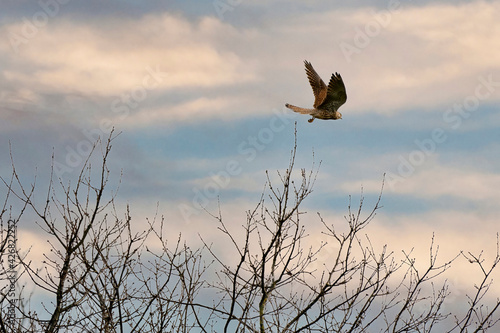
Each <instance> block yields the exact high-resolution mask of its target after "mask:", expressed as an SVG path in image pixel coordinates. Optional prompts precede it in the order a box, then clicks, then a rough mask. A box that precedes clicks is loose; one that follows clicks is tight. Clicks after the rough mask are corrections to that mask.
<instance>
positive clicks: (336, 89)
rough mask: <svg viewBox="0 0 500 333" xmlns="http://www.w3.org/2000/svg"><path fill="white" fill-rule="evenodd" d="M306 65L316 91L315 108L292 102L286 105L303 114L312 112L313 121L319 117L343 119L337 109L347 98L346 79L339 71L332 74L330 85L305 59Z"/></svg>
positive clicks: (313, 88)
mask: <svg viewBox="0 0 500 333" xmlns="http://www.w3.org/2000/svg"><path fill="white" fill-rule="evenodd" d="M304 64H305V66H306V74H307V78H308V79H309V83H310V84H311V87H312V90H313V93H314V104H313V107H314V109H306V108H301V107H298V106H295V105H291V104H288V103H287V104H285V106H286V107H287V108H289V109H291V110H293V111H295V112H298V113H301V114H310V115H311V116H312V118H311V119H309V120H308V121H309V122H310V123H312V122H313V120H314V119H315V118H318V119H325V120H326V119H342V113H340V112H338V111H337V110H338V109H339V108H340V106H341V105H342V104H344V103H345V101H346V100H347V94H346V92H345V86H344V81H342V77H341V76H340V74H339V73H335V74H332V77H331V78H330V83H328V86H327V85H326V84H325V82H323V80H322V79H321V77H320V76H319V75H318V73H316V71H315V70H314V68H313V66H312V65H311V63H310V62H308V61H307V60H304Z"/></svg>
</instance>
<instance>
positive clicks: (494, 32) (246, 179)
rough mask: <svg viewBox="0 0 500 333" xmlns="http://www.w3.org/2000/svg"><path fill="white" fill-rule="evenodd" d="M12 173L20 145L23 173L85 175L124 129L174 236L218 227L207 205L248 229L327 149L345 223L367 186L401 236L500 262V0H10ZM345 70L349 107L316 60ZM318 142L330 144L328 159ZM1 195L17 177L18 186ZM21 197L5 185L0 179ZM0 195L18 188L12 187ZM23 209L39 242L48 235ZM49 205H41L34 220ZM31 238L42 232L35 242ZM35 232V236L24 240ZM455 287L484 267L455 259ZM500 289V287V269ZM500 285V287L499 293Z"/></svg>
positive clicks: (124, 192)
mask: <svg viewBox="0 0 500 333" xmlns="http://www.w3.org/2000/svg"><path fill="white" fill-rule="evenodd" d="M1 6H2V10H1V12H0V35H1V36H2V38H1V39H0V86H1V87H0V88H1V89H0V156H2V160H1V161H2V163H1V164H0V175H1V176H2V177H7V178H8V177H9V175H10V173H11V163H10V157H9V149H10V147H11V150H12V155H13V158H14V161H15V164H16V167H17V169H18V172H19V174H20V175H21V178H22V179H23V181H25V182H26V184H29V183H30V182H31V181H32V179H33V177H34V176H35V175H37V182H38V184H39V185H40V187H41V188H43V185H44V184H46V183H47V179H48V176H49V172H50V165H51V155H52V154H54V164H55V167H56V174H57V176H58V177H59V178H60V179H61V180H62V181H63V182H65V183H67V182H69V181H73V182H74V180H75V177H77V176H78V172H79V171H80V169H81V167H82V166H83V160H84V157H85V156H86V154H87V153H88V149H89V146H90V142H91V141H92V142H93V141H94V140H95V139H97V138H98V137H101V138H102V137H104V138H105V137H107V136H108V135H109V131H110V129H111V128H112V127H114V128H115V131H116V132H121V134H120V135H119V136H118V137H117V138H116V140H115V141H114V145H113V151H112V153H111V158H110V170H111V172H112V175H113V177H115V176H116V177H117V178H118V177H119V175H120V172H123V175H122V183H121V185H120V190H119V195H118V197H117V201H118V202H119V203H120V204H122V205H124V204H126V203H129V204H130V205H131V212H132V216H133V217H134V220H135V223H138V224H140V223H144V222H143V221H144V219H145V217H152V216H153V215H154V214H155V210H156V209H157V206H158V212H159V214H160V215H164V216H165V219H166V221H167V222H168V223H169V228H170V231H171V232H172V234H173V235H175V234H177V233H178V232H182V234H183V235H184V237H185V238H187V239H192V240H193V241H196V239H198V236H197V233H198V232H200V233H202V234H203V235H205V237H206V238H207V239H210V238H211V237H213V238H214V239H216V237H220V234H217V230H216V223H215V221H214V220H213V219H211V218H210V217H209V216H208V215H207V213H206V212H204V211H203V209H202V207H206V208H207V209H208V210H209V211H210V210H213V209H216V207H217V200H218V198H219V200H220V203H221V210H222V212H223V215H224V216H225V218H226V222H227V223H228V224H232V225H235V226H239V225H241V224H242V223H243V222H244V219H245V211H246V210H248V209H251V208H253V207H254V206H255V204H256V203H257V202H258V200H259V198H260V195H261V192H262V190H263V188H264V184H265V181H266V174H265V171H266V170H269V172H270V174H272V175H275V174H276V170H284V169H285V168H286V167H287V166H288V161H289V157H290V150H291V149H292V147H293V142H294V141H293V139H294V138H293V136H294V126H295V125H294V124H295V122H297V125H296V126H297V142H298V152H297V163H296V167H297V168H298V169H300V168H306V169H308V170H310V169H311V167H312V165H313V162H314V163H315V165H316V166H317V165H318V164H319V162H320V161H321V167H320V169H319V174H318V179H317V182H316V185H315V189H314V192H313V193H312V194H311V196H310V197H309V199H308V200H307V201H306V202H305V205H304V207H303V210H304V211H305V212H307V214H306V215H305V216H304V221H307V224H308V227H309V229H308V230H309V233H310V234H311V236H310V237H312V239H314V237H316V236H315V235H316V234H317V237H320V234H319V230H320V227H321V225H320V222H319V220H318V217H317V215H316V212H321V213H322V216H325V217H327V218H329V219H330V221H331V222H332V223H342V221H343V216H344V215H345V214H346V210H347V205H348V202H349V195H352V198H353V201H354V202H357V200H359V196H360V193H361V189H362V188H363V192H364V195H365V196H366V198H367V199H366V201H365V205H366V207H365V208H366V212H368V210H369V208H371V207H370V205H371V206H373V204H374V202H375V199H376V197H377V195H378V193H379V191H380V189H381V186H382V180H383V175H384V174H386V179H385V188H384V193H383V199H382V205H383V208H382V209H381V210H380V211H379V212H378V215H377V216H376V218H375V220H374V221H373V222H372V224H371V226H370V228H369V230H367V232H369V233H370V237H371V239H372V240H373V241H374V243H376V244H388V245H389V248H390V249H391V250H394V251H395V252H396V253H401V250H403V249H404V250H409V249H411V248H415V254H416V256H420V258H421V260H423V261H424V262H425V261H426V260H428V248H429V245H430V242H431V238H432V235H433V233H434V234H435V243H437V244H439V245H440V251H441V252H440V253H441V254H440V255H442V256H443V257H442V259H443V261H444V260H446V259H450V258H451V257H453V256H454V255H456V254H457V253H458V252H459V251H460V250H464V251H473V252H474V253H478V251H479V250H481V249H484V250H485V253H486V256H487V257H488V258H490V259H491V257H492V256H494V254H495V250H496V233H497V232H498V231H499V229H500V228H499V227H498V225H499V215H500V205H499V202H500V153H499V152H500V130H499V129H500V113H499V112H498V103H499V101H500V51H499V50H500V23H499V22H498V17H500V1H455V0H453V1H451V0H450V1H432V2H431V1H419V2H417V1H403V0H402V1H398V0H391V1H389V0H388V1H379V0H376V1H375V0H360V1H350V2H349V3H348V4H347V3H346V2H345V1H319V0H317V1H307V2H303V1H245V0H231V1H230V0H227V1H226V0H221V1H213V2H212V1H206V2H203V3H202V2H201V1H147V2H141V1H133V0H128V1H107V2H105V4H103V3H102V2H101V1H97V0H94V1H85V2H80V1H68V0H65V1H62V0H58V1H56V0H47V1H45V2H44V1H41V2H36V1H14V0H3V1H1ZM304 60H308V61H310V62H311V63H312V64H313V66H314V67H315V69H316V70H317V72H318V73H319V74H320V76H322V78H323V80H325V81H328V80H329V77H330V75H331V73H333V72H339V73H341V75H342V77H343V79H344V82H345V85H346V89H347V96H348V98H347V103H346V104H345V105H344V106H342V108H341V110H340V111H341V112H342V113H343V119H342V120H336V121H331V120H330V121H322V120H316V121H314V122H313V123H312V124H310V123H308V122H307V119H308V117H307V116H303V115H299V114H294V113H292V112H291V111H290V110H288V109H286V108H284V104H285V103H291V104H295V105H299V106H304V107H310V106H311V105H312V102H313V95H312V91H311V88H310V86H309V84H308V81H307V78H306V75H305V72H304V66H303V61H304ZM313 153H314V157H313ZM2 192H3V190H2ZM0 195H1V196H4V194H0ZM1 198H2V199H3V198H4V197H1ZM26 216H27V217H26V219H25V220H23V221H21V222H20V223H21V224H20V229H21V234H22V235H24V241H25V242H28V243H29V242H35V240H36V239H37V237H38V236H36V234H37V227H36V225H35V223H34V222H35V221H34V220H31V219H30V218H28V216H29V215H26ZM33 219H34V218H33ZM28 240H29V241H28ZM20 241H21V242H22V241H23V240H22V239H21V240H20ZM460 268H462V273H460V274H456V273H455V274H456V275H454V277H453V279H452V283H455V284H457V285H458V284H460V283H461V282H463V281H467V282H469V285H470V281H471V279H472V278H473V275H474V274H475V273H474V272H473V270H472V268H471V266H470V265H469V266H467V263H465V262H463V260H462V261H461V262H458V263H457V265H456V269H460ZM496 288H497V290H500V287H499V286H498V285H497V287H496ZM497 294H498V293H497Z"/></svg>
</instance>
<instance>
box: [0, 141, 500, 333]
mask: <svg viewBox="0 0 500 333" xmlns="http://www.w3.org/2000/svg"><path fill="white" fill-rule="evenodd" d="M114 139H115V136H114V134H113V132H112V133H111V135H110V136H109V138H108V139H107V141H106V142H104V143H101V142H100V141H98V142H96V144H95V146H94V149H93V150H92V153H91V154H90V155H89V157H88V159H87V160H86V162H85V164H84V167H83V168H82V170H81V172H80V174H79V175H78V177H77V179H76V181H75V183H74V184H73V185H71V184H67V185H66V184H64V183H62V181H61V180H58V179H55V177H54V175H53V174H52V175H51V177H50V182H49V186H48V189H47V192H46V194H44V196H43V197H44V201H43V203H42V204H38V203H36V202H37V200H35V197H36V198H39V196H37V193H36V191H35V189H36V186H37V185H36V182H34V183H33V184H31V185H29V186H26V185H24V184H23V183H22V182H21V180H20V177H19V175H18V171H17V169H16V168H15V163H14V161H13V159H12V158H11V161H12V175H11V177H10V178H9V179H5V178H1V180H2V182H3V184H4V186H5V188H6V199H5V202H4V205H3V208H2V211H1V215H0V220H1V222H2V223H4V222H7V221H21V220H22V219H21V217H22V215H23V214H24V212H25V211H26V209H30V210H31V211H33V212H34V213H35V214H36V216H37V217H38V225H39V228H40V230H41V231H42V233H43V234H44V235H46V238H47V241H48V242H49V244H50V247H51V250H50V251H49V252H48V253H45V254H44V257H45V260H44V262H43V263H42V267H41V268H40V267H38V268H36V267H35V265H34V263H33V262H31V261H30V260H29V257H30V254H29V252H26V251H25V252H21V251H17V250H15V251H14V252H15V254H16V255H17V256H16V260H17V262H18V263H19V266H16V267H17V270H18V274H17V275H16V282H18V281H21V279H20V278H21V277H22V278H23V279H24V280H26V279H28V281H30V282H29V284H30V286H32V287H34V289H35V291H34V292H35V293H38V294H43V295H45V297H44V298H45V299H49V300H50V301H48V302H47V301H45V302H43V303H41V304H36V305H33V304H31V303H30V302H27V301H26V299H28V300H29V298H30V296H29V295H25V294H24V293H25V292H24V289H19V291H18V293H19V299H18V301H17V302H12V300H11V298H9V297H8V296H9V291H10V289H9V284H7V286H6V287H5V288H4V289H2V290H1V291H0V305H1V311H0V332H13V331H19V332H70V331H79V332H97V331H99V332H200V331H201V332H220V331H224V332H269V331H272V332H367V331H370V332H371V331H381V332H432V331H436V332H442V331H448V332H484V331H487V330H488V329H490V328H492V327H495V325H496V324H497V323H498V320H499V318H498V315H497V312H496V311H497V309H498V307H499V305H500V301H499V300H498V299H496V301H495V302H494V303H493V306H492V307H491V308H488V307H487V306H486V304H487V298H488V297H487V296H488V295H489V294H488V291H489V290H490V286H491V283H492V279H491V277H492V273H493V271H494V269H495V268H496V265H497V264H498V262H499V261H500V256H499V253H498V244H497V254H496V258H495V259H494V261H493V263H492V264H490V265H488V264H486V262H485V261H484V260H483V258H482V254H480V255H474V254H472V253H461V254H459V255H457V257H455V258H451V259H450V260H447V261H444V262H440V261H438V252H439V247H438V246H436V245H435V244H434V239H432V240H431V245H430V249H429V258H430V259H429V262H428V263H427V265H426V268H425V269H421V268H420V269H419V268H417V266H416V264H415V259H414V258H413V254H412V252H409V253H406V252H403V254H404V259H403V260H402V261H401V260H396V257H395V255H394V253H393V252H392V251H390V250H389V247H388V246H387V245H386V246H384V247H383V248H382V249H381V250H377V249H376V247H375V246H373V245H372V242H371V241H370V238H369V236H368V235H366V234H365V231H366V230H365V229H366V227H367V226H368V225H369V223H370V222H371V221H372V220H373V218H374V217H375V215H376V212H377V210H378V209H380V208H381V207H380V201H381V197H382V191H381V192H380V195H379V196H378V199H377V200H376V202H375V204H374V207H373V208H372V209H370V210H369V211H368V212H367V213H364V211H363V206H364V199H363V195H361V199H360V202H359V205H358V206H357V208H356V209H353V208H352V207H351V204H349V206H348V209H347V214H346V216H345V225H343V226H340V225H337V224H335V225H334V224H332V223H329V222H328V220H327V219H325V218H323V216H322V215H320V214H318V222H320V224H321V225H322V228H323V231H322V234H321V235H322V236H323V237H326V238H327V239H328V241H327V242H324V243H321V244H318V245H317V246H315V247H314V246H308V245H306V244H307V241H308V238H307V237H310V238H311V237H315V235H310V234H309V233H308V231H307V229H306V227H305V226H304V225H303V224H302V217H303V214H305V213H304V212H303V211H302V210H301V207H302V204H303V202H304V200H306V198H307V197H308V196H309V195H310V194H311V192H312V190H313V186H314V183H315V181H316V176H317V173H318V170H319V167H316V166H315V164H314V162H313V166H312V168H311V171H309V172H307V171H306V170H305V169H301V170H300V173H299V175H298V176H296V175H295V173H294V168H295V157H296V153H297V142H296V141H295V144H294V146H293V149H292V151H291V155H290V160H289V164H288V167H287V169H286V170H284V171H281V172H278V174H277V176H278V184H275V182H274V181H272V179H273V177H272V176H271V175H270V174H267V183H266V187H265V191H264V192H263V194H262V196H261V198H260V200H259V202H258V204H257V205H256V207H255V208H254V209H252V210H249V211H248V212H247V217H246V221H245V223H244V224H243V225H242V226H241V227H242V231H243V236H237V234H235V233H234V231H231V230H230V228H228V225H227V224H226V222H225V218H223V214H222V209H221V208H219V211H218V212H217V214H214V215H212V217H213V218H215V219H216V221H217V223H218V225H219V230H220V232H221V234H222V236H224V237H226V238H227V240H228V241H229V243H230V244H231V245H232V251H233V252H234V254H235V256H236V258H237V260H235V261H234V262H229V260H227V259H224V257H223V256H222V255H221V254H220V252H219V251H220V248H218V247H217V246H215V245H213V244H211V242H209V241H208V240H206V239H205V238H204V237H203V235H201V237H202V240H203V241H204V246H203V247H201V248H199V249H194V250H193V249H191V248H190V247H189V246H188V245H187V244H186V243H185V242H184V241H182V238H181V236H180V235H179V237H178V238H176V239H173V240H172V239H168V238H166V236H165V235H166V234H167V232H166V229H167V228H168V223H167V222H165V221H164V219H163V217H161V216H158V212H156V213H155V215H154V217H153V219H152V220H147V221H146V222H141V225H144V226H145V227H144V228H143V230H140V231H135V230H137V229H138V228H137V227H136V226H137V225H136V224H134V222H133V219H132V214H131V213H130V208H129V207H128V206H127V207H126V208H125V211H124V212H122V213H119V209H118V208H117V206H116V204H115V199H116V195H117V191H110V190H109V189H108V187H109V177H110V170H109V169H108V159H109V154H110V151H111V148H112V142H113V140H114ZM98 152H100V153H101V155H100V156H99V157H100V158H99V161H100V164H99V166H98V167H97V168H95V167H94V166H93V163H91V161H93V160H92V159H91V157H92V156H94V157H95V155H96V154H97V153H98ZM382 185H383V183H382ZM14 200H17V202H20V205H18V206H16V207H19V208H18V209H17V210H15V209H14V208H13V207H14V206H15V205H14V204H13V203H12V201H14ZM15 212H17V213H15ZM134 226H135V227H134ZM153 245H154V246H153ZM11 248H12V247H11ZM153 249H155V250H153ZM224 251H225V252H227V251H230V249H228V248H227V247H225V249H224ZM11 253H12V251H11ZM19 253H24V254H23V255H19ZM8 255H9V250H8V242H7V238H6V239H5V240H4V241H2V243H1V244H0V256H1V259H2V263H3V266H2V267H1V269H0V278H2V279H3V280H2V281H6V282H7V277H8V271H9V267H8V266H6V265H5V263H6V262H7V259H6V258H7V256H8ZM461 258H465V259H466V260H468V261H469V262H470V263H471V264H473V265H476V266H477V267H478V268H479V269H480V271H481V272H482V274H483V280H482V281H480V282H479V284H476V291H475V294H473V295H469V296H468V299H469V304H468V306H467V309H466V311H465V313H464V314H463V315H460V314H458V313H447V312H446V309H445V308H444V301H445V300H446V298H447V296H448V295H449V286H448V284H447V283H446V282H445V283H442V284H441V285H440V284H436V283H435V281H436V282H437V281H438V279H436V278H437V277H438V276H440V275H442V274H443V273H444V272H445V271H446V270H447V269H448V268H449V267H450V266H451V265H452V263H453V262H454V261H456V260H459V259H461ZM320 261H322V262H320ZM318 267H322V268H318ZM24 280H23V281H24ZM24 297H26V299H25V298H24ZM14 303H15V304H14ZM13 304H14V306H15V313H16V314H17V316H16V318H14V320H10V319H12V316H11V315H9V313H10V314H12V311H11V312H9V308H10V309H12V306H13Z"/></svg>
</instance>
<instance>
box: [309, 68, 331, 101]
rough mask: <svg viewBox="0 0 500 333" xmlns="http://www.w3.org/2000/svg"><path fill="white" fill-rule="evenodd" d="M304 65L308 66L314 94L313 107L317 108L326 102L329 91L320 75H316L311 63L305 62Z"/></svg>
mask: <svg viewBox="0 0 500 333" xmlns="http://www.w3.org/2000/svg"><path fill="white" fill-rule="evenodd" d="M304 64H305V65H306V74H307V78H308V79H309V83H310V84H311V87H312V90H313V93H314V105H313V106H314V107H315V108H316V107H318V106H320V105H321V104H322V103H323V102H324V101H325V98H326V96H327V91H328V89H327V86H326V84H325V82H323V80H322V79H321V78H320V77H319V75H318V73H316V71H315V70H314V68H313V66H312V65H311V63H310V62H308V61H307V60H304Z"/></svg>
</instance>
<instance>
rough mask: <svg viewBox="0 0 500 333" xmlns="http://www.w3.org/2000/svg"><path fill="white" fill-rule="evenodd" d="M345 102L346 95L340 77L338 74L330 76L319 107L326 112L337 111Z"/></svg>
mask: <svg viewBox="0 0 500 333" xmlns="http://www.w3.org/2000/svg"><path fill="white" fill-rule="evenodd" d="M346 100H347V94H346V92H345V85H344V81H343V80H342V77H341V76H340V74H339V73H335V74H332V77H331V79H330V83H328V89H327V94H326V97H325V99H324V100H323V102H322V103H321V105H319V106H320V107H321V108H322V109H326V110H337V109H338V108H339V107H340V106H341V105H342V104H344V103H345V101H346ZM315 107H316V106H315Z"/></svg>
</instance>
